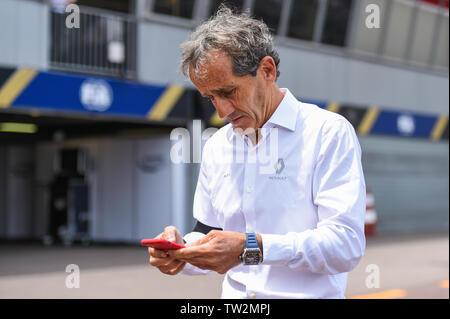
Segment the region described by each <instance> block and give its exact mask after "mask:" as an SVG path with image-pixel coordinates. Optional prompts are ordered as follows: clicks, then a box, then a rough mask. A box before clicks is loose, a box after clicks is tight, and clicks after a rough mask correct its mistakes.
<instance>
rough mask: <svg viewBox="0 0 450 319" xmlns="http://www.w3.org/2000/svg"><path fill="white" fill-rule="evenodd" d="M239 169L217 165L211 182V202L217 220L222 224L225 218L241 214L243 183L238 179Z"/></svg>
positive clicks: (232, 217)
mask: <svg viewBox="0 0 450 319" xmlns="http://www.w3.org/2000/svg"><path fill="white" fill-rule="evenodd" d="M239 173H240V172H239V169H238V170H237V171H236V170H234V171H233V170H232V169H230V168H229V167H219V168H218V169H217V171H216V172H215V174H214V178H213V181H212V182H211V185H210V186H211V204H212V206H213V209H214V211H215V212H216V214H217V218H218V220H219V222H220V223H221V224H222V225H224V223H225V222H226V220H230V219H234V218H235V217H236V215H241V209H242V189H243V186H242V185H243V183H242V181H240V179H239V177H240V176H241V175H240V174H239Z"/></svg>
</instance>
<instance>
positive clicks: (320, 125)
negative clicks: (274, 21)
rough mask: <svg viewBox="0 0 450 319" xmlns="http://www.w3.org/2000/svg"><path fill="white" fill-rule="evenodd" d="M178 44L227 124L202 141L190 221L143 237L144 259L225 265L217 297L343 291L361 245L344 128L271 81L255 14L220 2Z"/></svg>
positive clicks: (160, 263)
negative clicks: (185, 227)
mask: <svg viewBox="0 0 450 319" xmlns="http://www.w3.org/2000/svg"><path fill="white" fill-rule="evenodd" d="M182 53H183V61H182V68H183V72H184V74H185V75H186V76H188V77H189V78H190V79H191V81H192V82H193V84H194V85H195V86H196V87H197V89H198V90H199V92H200V93H201V94H202V95H203V96H204V97H206V98H209V99H210V100H211V101H212V103H213V104H214V107H215V108H216V110H217V112H218V114H219V116H220V117H221V118H224V119H226V120H228V121H229V122H230V124H228V125H226V126H224V127H222V128H221V129H220V130H219V131H218V132H216V133H215V134H214V135H213V136H212V137H211V138H210V139H209V140H208V141H207V142H206V144H205V146H204V150H203V158H202V164H201V168H200V174H199V178H198V184H197V188H196V193H195V196H194V217H195V218H196V219H197V221H198V222H197V225H196V227H195V229H194V232H192V233H189V234H187V235H186V236H185V237H184V239H183V238H182V235H181V234H180V232H179V231H178V230H177V229H176V228H175V227H173V226H169V227H167V228H166V229H165V230H164V232H163V233H161V234H160V235H159V236H158V237H159V238H165V239H167V240H171V241H174V242H176V243H184V242H187V247H186V248H184V249H180V250H174V251H168V252H164V251H161V250H156V249H152V248H149V254H150V263H151V264H152V265H154V266H156V267H158V268H159V270H160V271H162V272H163V273H165V274H170V275H174V274H177V273H180V272H182V273H185V274H202V273H208V272H210V271H216V272H218V273H221V274H224V273H226V276H225V278H224V282H223V288H222V298H249V297H250V298H255V297H256V298H344V297H345V296H344V293H345V288H346V281H347V272H349V271H350V270H351V269H353V268H354V267H355V266H356V265H357V264H358V262H359V261H360V259H361V257H362V256H363V253H364V249H365V237H364V214H365V182H364V177H363V172H362V168H361V150H360V146H359V143H358V140H357V137H356V135H355V132H354V129H353V127H352V126H351V125H350V123H349V122H348V121H347V120H345V119H344V118H343V117H342V116H340V115H338V114H335V113H332V112H329V111H326V110H322V109H320V108H319V107H317V106H315V105H312V104H306V103H302V102H299V101H298V100H297V99H296V98H295V97H294V96H293V95H292V93H291V92H290V91H289V90H288V89H280V88H278V86H277V85H276V80H277V78H278V75H279V71H278V64H279V61H280V60H279V57H278V54H277V52H276V51H275V50H274V49H273V46H272V37H271V35H270V33H269V30H268V28H267V26H266V25H265V24H264V23H263V22H262V21H258V20H254V19H252V18H250V17H248V16H247V15H245V14H240V15H237V14H234V13H233V12H232V11H231V10H230V9H227V8H225V7H222V8H221V9H220V10H219V11H218V12H217V14H216V15H215V16H214V17H213V18H212V19H210V20H209V21H207V22H205V23H204V24H202V25H200V26H199V27H198V28H197V29H196V30H195V31H194V32H193V33H192V35H191V37H190V39H189V40H187V41H186V42H185V43H184V44H183V45H182ZM299 76H301V75H299ZM273 145H275V146H277V147H275V149H274V148H273V147H272V146H273ZM269 146H270V147H269ZM267 152H268V153H269V154H270V156H269V159H270V160H269V161H267V160H265V159H266V158H265V157H264V156H260V155H261V154H267ZM230 158H231V159H232V160H224V159H230ZM239 159H244V160H239ZM268 162H269V163H270V165H268V164H267V163H268Z"/></svg>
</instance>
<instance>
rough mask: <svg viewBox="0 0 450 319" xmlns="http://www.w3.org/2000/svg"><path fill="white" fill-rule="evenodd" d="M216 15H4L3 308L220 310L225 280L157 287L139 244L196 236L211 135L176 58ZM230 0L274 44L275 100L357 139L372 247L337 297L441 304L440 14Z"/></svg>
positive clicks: (67, 7)
mask: <svg viewBox="0 0 450 319" xmlns="http://www.w3.org/2000/svg"><path fill="white" fill-rule="evenodd" d="M221 2H222V1H216V0H78V1H74V0H52V1H50V0H35V1H32V0H2V1H1V2H0V298H72V297H73V298H105V297H107V298H109V297H111V298H161V297H162V298H173V297H178V298H191V297H197V298H217V297H219V296H220V282H221V278H222V276H219V275H211V276H208V277H203V278H192V277H186V276H183V277H180V276H177V277H166V276H163V275H161V274H159V273H158V272H157V271H156V270H154V269H152V268H151V267H150V266H149V265H148V254H147V253H146V249H145V248H142V247H139V242H140V239H141V238H151V237H154V236H156V235H158V234H159V233H160V232H161V231H162V230H163V229H164V227H165V226H167V225H175V226H177V227H178V228H179V229H180V230H181V231H182V232H183V233H186V232H189V231H190V229H191V228H192V226H193V223H194V220H193V218H192V201H193V194H194V190H195V186H196V181H197V176H198V169H199V164H198V161H196V154H198V151H199V149H200V147H201V144H202V141H201V138H200V137H201V131H202V130H204V129H206V128H209V127H221V126H222V125H224V124H225V122H224V121H223V120H221V119H220V118H219V117H218V115H217V113H216V112H215V110H214V108H213V106H212V105H211V104H210V103H209V102H207V101H205V100H204V99H202V98H201V96H200V95H199V94H198V92H196V90H195V88H194V87H193V85H192V84H191V83H190V82H189V81H187V80H186V79H185V78H184V77H183V76H182V73H181V71H180V69H179V65H180V62H179V61H180V49H179V46H180V44H181V43H182V42H183V41H184V40H185V39H186V38H187V37H188V35H189V33H190V32H191V30H192V29H193V28H194V27H195V26H196V25H198V24H199V23H201V21H203V20H205V19H207V18H208V17H209V16H211V15H212V14H213V13H214V12H215V11H216V10H217V8H218V6H219V5H220V3H221ZM226 3H228V4H229V5H230V6H232V7H235V8H236V10H247V11H250V12H251V14H252V15H254V16H256V17H258V18H261V19H263V20H264V21H265V22H266V23H267V24H268V26H269V27H270V28H271V30H272V31H273V34H274V38H275V45H276V47H277V49H278V52H279V54H280V58H281V63H280V71H281V76H280V78H279V80H278V85H279V86H280V87H287V88H289V89H290V90H291V92H293V94H295V95H296V96H297V98H298V99H299V100H301V101H304V102H310V103H314V104H317V105H318V106H319V107H321V108H325V109H328V110H330V111H332V112H337V113H339V114H341V115H343V116H344V117H346V118H347V119H348V120H349V121H350V122H351V123H352V124H353V126H354V127H355V130H356V132H357V133H358V137H359V141H360V144H361V147H362V150H363V158H362V161H363V168H364V173H365V178H366V184H367V186H368V188H367V192H368V194H367V195H368V196H367V198H368V201H367V211H366V237H367V239H368V244H367V250H366V256H365V257H364V258H363V261H362V262H361V263H360V265H359V266H358V267H357V268H356V269H355V270H354V271H353V272H352V273H350V277H349V287H348V295H349V297H352V296H369V297H373V298H378V297H380V298H383V297H384V298H405V297H406V298H408V297H410V298H441V297H443V298H448V270H449V268H448V241H449V237H448V228H449V201H448V192H449V148H448V146H449V145H448V140H449V137H448V134H449V133H448V111H449V108H448V107H449V69H448V67H449V2H448V0H240V1H239V0H234V1H231V0H230V1H226ZM194 120H195V121H196V122H194ZM195 123H196V124H195ZM175 128H184V129H185V132H189V133H190V139H189V141H188V142H187V143H189V144H187V145H188V146H189V147H190V150H191V152H190V157H191V160H190V161H189V162H188V163H174V162H173V161H171V157H170V152H171V149H172V147H173V144H174V142H176V141H177V140H176V139H174V138H172V140H171V138H170V137H171V132H172V130H173V129H175ZM175 138H176V136H175ZM199 145H200V146H199ZM68 264H77V265H79V266H80V271H81V282H82V284H81V288H79V289H69V288H67V287H66V285H65V281H64V280H65V278H66V277H67V276H68V274H69V273H68V272H66V271H65V270H66V268H65V267H66V265H68ZM373 264H375V265H377V266H379V274H380V278H381V284H380V285H378V286H377V287H369V286H370V285H368V284H367V276H369V275H371V274H373V273H372V272H371V271H370V269H372V268H370V267H369V268H367V267H368V266H369V265H373ZM368 269H369V270H368ZM83 278H89V279H86V280H84V279H83ZM152 287H153V288H152ZM154 287H159V294H156V293H155V289H154ZM161 287H164V288H161ZM161 289H163V290H161ZM377 293H380V295H377Z"/></svg>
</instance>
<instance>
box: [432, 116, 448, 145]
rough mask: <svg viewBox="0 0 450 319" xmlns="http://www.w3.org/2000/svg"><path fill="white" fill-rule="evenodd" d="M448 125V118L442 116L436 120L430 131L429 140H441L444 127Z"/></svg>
mask: <svg viewBox="0 0 450 319" xmlns="http://www.w3.org/2000/svg"><path fill="white" fill-rule="evenodd" d="M447 123H448V116H446V115H442V116H440V117H439V118H438V120H437V121H436V124H434V127H433V130H432V131H431V135H430V137H431V139H432V140H433V141H437V140H439V139H440V138H441V136H442V133H444V130H445V127H446V126H447Z"/></svg>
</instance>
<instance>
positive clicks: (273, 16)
mask: <svg viewBox="0 0 450 319" xmlns="http://www.w3.org/2000/svg"><path fill="white" fill-rule="evenodd" d="M282 3H283V1H281V0H255V3H254V5H253V15H254V16H255V17H256V18H258V19H262V20H263V21H264V22H265V23H266V24H267V26H268V27H269V28H270V31H272V32H273V33H275V34H276V33H277V32H278V24H279V22H280V15H281V5H282Z"/></svg>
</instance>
